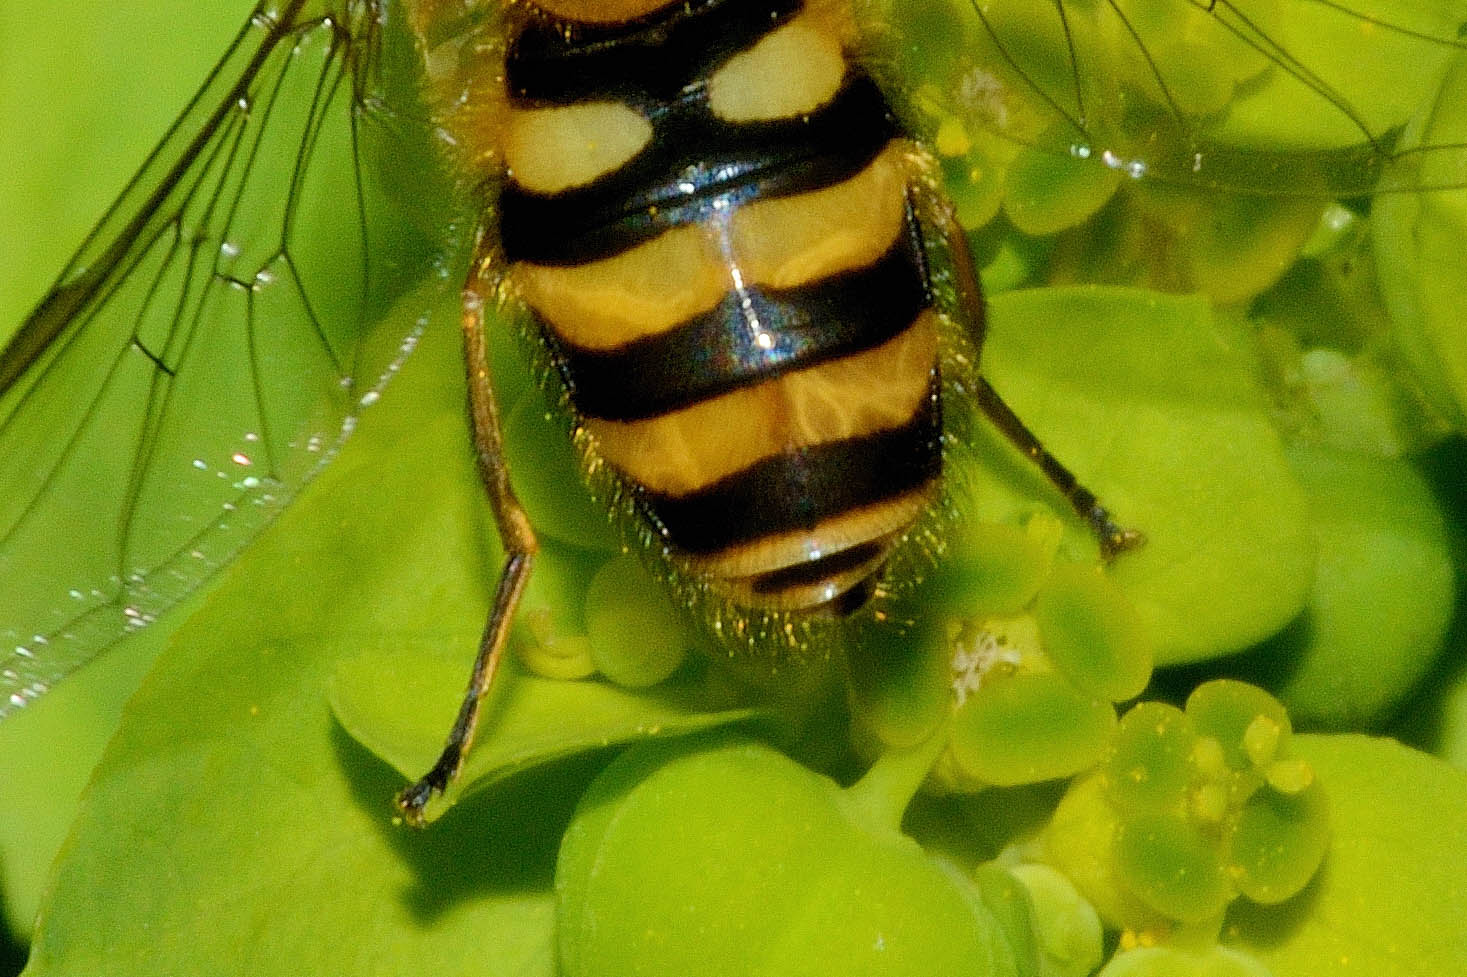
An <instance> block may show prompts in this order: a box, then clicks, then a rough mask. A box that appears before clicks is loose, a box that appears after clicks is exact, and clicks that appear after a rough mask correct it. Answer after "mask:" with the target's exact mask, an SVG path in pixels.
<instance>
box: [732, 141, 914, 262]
mask: <svg viewBox="0 0 1467 977" xmlns="http://www.w3.org/2000/svg"><path fill="white" fill-rule="evenodd" d="M906 185H907V173H906V169H905V165H904V162H903V156H902V154H901V151H900V150H899V149H898V148H897V147H892V148H891V149H887V150H885V151H883V152H882V153H881V155H879V156H877V157H876V159H875V160H873V161H872V163H871V165H870V166H868V167H866V169H864V170H862V171H861V172H860V173H858V174H857V175H856V176H854V177H852V178H851V179H849V180H846V181H845V182H843V183H838V184H836V185H835V186H832V187H827V188H825V189H824V190H816V191H814V192H812V193H802V194H798V195H796V196H792V197H779V198H776V199H774V200H762V201H759V202H757V203H753V204H750V205H749V206H747V207H744V208H742V209H741V210H739V211H737V212H735V214H734V216H733V222H732V237H733V252H734V256H735V259H736V261H737V263H738V265H739V268H740V269H741V271H742V273H743V276H744V278H745V280H747V281H754V282H758V283H760V284H763V285H768V286H770V287H771V288H793V287H794V286H796V285H803V284H805V283H806V282H812V281H817V280H819V279H822V278H828V277H829V276H831V275H834V274H836V273H838V272H842V271H848V270H850V269H852V268H864V267H866V266H867V265H869V264H871V263H872V262H873V261H875V260H876V259H877V258H879V257H881V256H882V255H883V254H885V253H886V250H887V249H888V248H889V247H891V244H892V242H893V241H895V240H896V238H897V234H899V233H900V232H901V229H902V225H903V222H904V220H905V218H906Z"/></svg>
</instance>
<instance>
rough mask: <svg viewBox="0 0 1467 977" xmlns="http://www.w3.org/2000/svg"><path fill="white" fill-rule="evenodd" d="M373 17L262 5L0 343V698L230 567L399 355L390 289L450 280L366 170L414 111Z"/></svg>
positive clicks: (346, 5) (292, 0) (331, 448)
mask: <svg viewBox="0 0 1467 977" xmlns="http://www.w3.org/2000/svg"><path fill="white" fill-rule="evenodd" d="M383 24H384V21H383V17H382V11H381V10H380V9H379V8H378V5H377V4H375V3H367V2H360V0H287V2H282V3H262V4H261V5H260V6H259V7H257V8H256V10H255V12H254V13H253V14H252V16H251V18H250V20H249V21H248V23H247V24H246V26H245V27H244V28H243V30H242V31H241V32H240V34H239V35H238V36H237V38H236V39H235V41H234V42H233V44H232V45H231V47H230V48H229V50H228V51H227V52H226V54H225V55H224V57H223V59H222V60H221V61H220V63H219V64H218V66H217V67H216V68H215V69H214V71H213V72H212V73H211V75H210V76H209V78H208V80H207V81H206V82H205V84H204V87H203V88H202V90H201V91H200V92H199V94H198V95H197V96H196V97H195V98H194V100H193V101H192V102H191V103H190V105H189V106H188V108H187V109H186V110H185V111H184V113H183V115H182V117H181V118H180V119H179V121H178V122H177V123H175V125H174V127H173V128H172V130H171V131H170V132H169V133H168V135H167V136H166V137H165V138H164V140H163V142H162V143H161V144H160V145H159V146H158V147H157V149H155V150H154V152H153V154H152V156H151V157H150V158H149V159H148V161H147V163H146V164H144V166H143V168H142V170H141V171H140V172H139V174H138V175H137V176H136V177H135V178H134V179H133V181H132V182H131V183H130V184H129V186H128V188H127V189H126V190H125V191H124V192H123V194H122V196H121V198H120V199H119V200H118V201H117V203H116V204H114V205H113V207H112V209H111V210H110V211H109V213H108V214H107V216H106V217H104V218H103V220H102V222H101V223H100V225H99V226H98V227H97V229H96V230H95V231H93V233H92V234H91V235H90V237H89V238H88V239H87V241H86V242H85V243H84V244H83V246H82V248H81V250H80V251H79V252H78V254H77V255H76V257H75V258H74V259H73V260H72V262H71V263H70V265H69V266H68V267H67V268H66V270H65V271H64V272H63V273H62V275H61V276H60V278H59V279H58V281H57V283H56V285H55V286H53V288H52V290H51V292H50V293H49V294H48V295H47V296H46V297H45V299H44V300H43V301H42V302H41V303H40V305H39V306H38V307H37V308H36V309H35V311H34V312H33V313H32V314H31V316H30V317H29V318H28V319H27V320H26V321H25V322H24V323H23V324H22V326H21V328H20V330H19V331H18V332H17V334H16V335H15V336H14V338H12V340H11V341H10V343H9V344H8V345H7V346H6V347H5V349H4V352H3V353H0V581H4V590H5V598H4V600H3V603H0V641H3V642H4V644H3V645H0V649H3V650H0V715H3V714H4V713H5V712H7V711H8V710H11V709H14V708H16V707H18V706H21V705H24V704H25V702H26V701H27V700H28V699H30V698H33V697H34V696H36V695H38V694H40V693H41V692H44V691H45V690H46V689H47V688H48V687H49V686H50V685H51V684H52V683H54V682H55V681H56V680H57V679H59V678H60V677H62V676H64V675H65V674H66V673H68V672H70V671H71V670H73V669H74V668H76V667H78V666H80V665H82V664H84V663H85V662H87V661H88V660H90V659H91V658H92V657H93V656H95V655H96V654H97V653H98V652H99V651H100V650H102V649H103V648H105V647H107V646H108V645H109V644H110V643H112V642H113V641H115V640H117V639H118V638H119V637H120V636H122V635H123V634H125V633H127V632H128V631H129V630H132V629H135V628H138V627H141V626H143V625H145V624H147V623H148V622H150V621H151V620H153V619H154V618H155V617H156V616H157V615H158V614H160V613H161V612H163V611H164V610H166V609H167V608H168V607H170V606H172V605H173V604H175V603H177V602H178V601H179V600H181V599H182V598H183V597H184V596H185V595H187V594H188V593H189V592H190V591H192V590H193V589H194V588H196V587H197V586H198V585H199V584H200V583H201V582H202V581H203V580H204V579H205V578H206V577H207V576H208V575H209V574H210V573H211V572H212V571H214V570H215V569H217V568H218V567H219V566H221V565H223V564H224V563H225V562H227V561H228V560H229V559H230V558H231V557H232V556H233V555H234V554H235V553H236V552H237V551H238V550H239V548H240V547H241V546H242V545H244V543H246V542H247V541H248V540H249V539H251V538H252V537H253V536H254V535H255V533H257V532H258V531H259V530H260V529H261V528H262V527H263V526H264V525H265V524H266V523H267V522H268V521H269V520H270V519H271V518H272V517H273V516H274V515H275V514H276V513H278V512H279V511H280V509H281V508H283V507H284V506H285V505H286V504H287V503H288V502H289V501H290V499H291V498H292V497H293V496H294V495H295V493H296V492H297V491H298V490H299V489H300V487H301V486H302V485H303V484H305V482H306V481H308V480H309V479H310V477H311V476H312V474H313V473H314V472H316V471H317V470H319V468H320V467H321V466H322V465H323V464H325V463H326V462H327V461H328V460H329V459H330V458H331V457H332V456H333V454H334V453H335V451H336V450H337V448H338V447H339V445H340V443H341V441H342V439H343V438H344V437H346V435H347V434H349V433H350V431H351V429H352V427H353V425H354V421H355V418H356V415H357V412H358V411H359V410H360V409H361V407H362V406H364V405H365V404H368V403H370V402H371V401H372V400H374V399H375V398H376V396H377V395H378V393H379V392H380V390H381V388H382V385H383V384H384V383H385V382H386V381H387V379H388V378H389V377H390V376H391V375H392V373H393V372H395V370H396V368H397V365H398V364H399V363H400V362H401V360H402V358H403V357H404V356H405V355H406V353H407V352H408V351H409V350H410V348H411V346H412V343H413V341H414V335H415V334H414V329H415V328H417V319H416V318H415V317H414V316H413V315H411V314H401V315H400V314H398V313H399V310H396V309H394V310H393V313H392V314H391V315H384V313H385V312H386V310H387V309H388V308H389V307H390V306H391V304H392V301H393V299H394V298H395V297H396V296H397V295H398V294H399V293H401V292H402V291H404V290H405V288H406V284H405V283H407V282H408V281H410V280H412V279H413V278H415V277H418V278H421V277H423V273H424V272H425V271H431V270H433V269H432V266H434V265H435V264H436V265H438V271H439V274H436V275H433V274H429V275H428V276H427V277H428V278H429V280H430V282H433V283H441V284H430V285H429V286H428V288H427V291H428V292H433V291H437V292H442V291H444V290H446V288H447V282H448V276H447V274H446V273H443V272H442V260H443V250H444V249H445V248H446V249H448V250H451V245H448V244H447V243H446V242H447V237H448V235H447V234H446V233H445V234H444V236H443V239H442V240H439V241H436V242H425V241H424V240H423V239H422V236H421V235H418V234H415V232H413V231H412V230H411V222H407V221H404V220H402V218H401V214H400V213H398V212H397V211H396V210H395V208H394V204H393V203H392V201H391V199H390V198H391V195H390V194H388V193H384V192H383V188H382V186H381V185H380V183H381V181H380V180H379V179H378V178H377V177H375V176H374V172H376V169H377V168H376V167H374V165H373V158H374V157H390V156H392V155H393V154H394V152H396V150H397V149H398V148H399V147H401V146H405V145H406V144H407V143H408V142H410V141H411V137H412V136H414V135H417V136H420V135H421V132H422V129H423V127H422V126H419V125H418V124H417V123H415V122H414V121H413V120H412V117H411V112H410V111H409V110H405V109H404V110H402V111H399V110H398V107H397V106H395V105H394V104H393V103H394V100H395V99H396V100H400V98H398V97H389V95H390V94H391V93H390V92H389V90H388V89H387V88H386V87H384V83H383V78H382V73H381V71H380V70H379V67H380V62H381V52H382V28H383ZM396 155H397V156H398V157H399V158H401V159H408V160H411V159H413V158H414V154H413V152H412V151H411V150H403V151H402V152H398V153H396ZM419 155H421V154H419ZM415 300H417V301H419V303H420V307H421V308H426V307H428V306H429V305H431V302H432V300H431V298H429V297H428V296H427V295H426V294H424V292H423V290H420V291H419V292H418V293H417V294H416V295H415Z"/></svg>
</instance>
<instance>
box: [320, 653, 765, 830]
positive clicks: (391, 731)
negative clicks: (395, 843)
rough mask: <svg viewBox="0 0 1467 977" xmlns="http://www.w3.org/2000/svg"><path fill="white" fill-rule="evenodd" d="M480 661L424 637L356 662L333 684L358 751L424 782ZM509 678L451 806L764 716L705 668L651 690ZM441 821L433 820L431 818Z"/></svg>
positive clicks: (498, 688) (510, 674)
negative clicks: (564, 763) (633, 744)
mask: <svg viewBox="0 0 1467 977" xmlns="http://www.w3.org/2000/svg"><path fill="white" fill-rule="evenodd" d="M447 649H452V650H451V651H450V650H447ZM472 659H473V645H472V643H470V644H468V645H463V644H462V643H460V646H459V647H458V648H456V649H454V648H453V645H452V643H451V642H450V643H445V642H441V641H427V642H425V641H423V640H422V639H421V638H420V637H415V638H413V639H410V640H399V641H394V642H391V643H389V644H387V645H386V646H384V647H379V648H373V649H371V650H369V651H364V652H362V653H360V654H355V655H352V656H351V657H349V658H346V659H344V660H343V661H342V662H341V663H340V665H339V666H338V668H337V670H336V673H335V675H334V677H333V680H332V684H331V706H332V709H333V710H334V712H335V714H336V717H337V719H338V720H339V721H340V722H341V725H342V726H343V728H345V729H346V731H347V732H348V733H350V734H351V735H352V736H353V737H354V738H355V739H356V740H357V741H358V742H360V743H361V744H362V745H364V746H365V747H367V748H368V749H370V750H371V751H372V752H373V753H375V754H377V756H379V757H381V758H382V759H383V760H385V761H386V762H387V763H390V764H391V765H392V766H393V767H394V768H395V769H396V770H397V771H398V772H399V773H400V774H402V776H403V777H404V778H408V779H414V778H416V777H418V776H420V775H421V774H423V773H425V772H426V771H427V770H428V768H429V767H430V766H431V765H432V764H433V761H434V760H435V759H436V758H437V756H438V751H439V750H441V749H442V748H443V739H444V737H445V736H446V735H447V733H448V729H449V727H450V726H451V725H452V724H453V717H454V715H455V714H456V713H457V711H458V704H459V702H460V701H461V700H462V698H463V689H464V684H465V683H466V682H467V681H468V674H469V663H470V662H471V661H472ZM504 669H505V671H504V672H503V673H502V675H501V678H500V679H499V680H497V681H496V682H495V688H494V691H493V692H492V693H491V694H490V696H489V698H488V700H487V702H486V706H485V714H484V720H483V723H482V725H481V727H480V731H479V736H478V738H477V741H476V746H475V748H474V749H473V751H472V752H470V754H469V756H468V759H467V760H466V761H465V763H464V769H463V771H462V773H461V774H460V775H459V779H458V781H457V782H456V783H455V784H454V785H453V787H452V788H451V789H450V791H449V793H448V795H447V796H446V797H445V798H444V802H443V804H444V805H451V804H454V803H457V802H459V801H460V800H462V799H463V798H465V797H467V796H471V795H472V794H474V793H476V792H478V791H480V790H483V789H485V788H487V787H490V786H493V785H495V784H498V783H500V782H501V781H503V780H504V779H505V778H507V777H509V776H510V775H512V774H514V773H517V772H518V771H520V770H523V769H525V768H527V767H533V766H536V765H539V764H544V763H548V762H550V761H552V760H558V759H561V758H563V757H568V756H573V755H575V754H577V753H586V752H590V751H594V750H600V749H604V748H605V747H607V746H612V745H615V744H621V743H627V742H630V741H633V740H638V739H645V738H647V737H651V736H658V735H664V736H672V735H678V734H682V733H689V732H696V731H698V730H702V729H707V728H709V727H711V726H719V725H726V724H729V723H735V722H740V721H743V720H747V719H749V718H750V717H752V716H754V715H755V713H754V711H753V710H751V709H747V708H738V707H736V706H735V705H734V703H731V702H727V701H723V702H720V701H719V698H718V697H717V695H716V694H715V693H712V692H710V690H709V688H708V685H707V683H705V682H704V681H703V674H702V670H701V669H696V668H695V669H690V670H689V673H688V674H687V675H686V676H684V677H683V678H682V679H681V680H678V681H673V682H668V683H666V684H664V685H661V686H657V687H655V688H650V689H645V690H632V689H624V688H621V687H619V686H616V685H612V684H610V683H609V682H605V681H597V680H586V681H565V680H561V679H547V678H540V677H538V676H535V675H531V674H528V673H526V672H524V671H522V670H521V669H520V668H519V667H518V666H517V664H515V663H514V662H513V660H512V659H511V660H510V661H509V662H507V663H506V664H505V666H504ZM720 705H723V706H725V707H726V708H718V707H719V706H720ZM440 806H441V805H437V804H435V808H439V807H440ZM430 810H432V809H430ZM434 816H435V815H433V814H431V813H430V815H429V819H430V820H431V819H432V818H433V817H434Z"/></svg>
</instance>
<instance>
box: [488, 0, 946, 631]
mask: <svg viewBox="0 0 1467 977" xmlns="http://www.w3.org/2000/svg"><path fill="white" fill-rule="evenodd" d="M560 6H567V5H560ZM645 6H647V7H656V6H658V4H655V3H648V4H646V5H645ZM845 6H846V5H844V4H829V3H823V4H815V3H812V4H805V3H802V2H800V0H763V2H753V3H751V2H748V0H702V2H694V3H677V4H673V5H671V6H664V7H663V9H661V10H653V11H652V12H650V13H644V14H642V15H641V16H638V17H636V18H635V19H630V20H624V21H621V22H606V21H605V20H604V19H601V20H600V21H599V22H597V23H584V22H583V23H576V22H573V21H571V20H568V19H558V17H546V18H543V19H531V20H529V21H528V22H526V23H525V24H524V25H522V26H521V27H519V28H518V30H517V32H515V33H512V35H511V37H510V43H509V48H508V53H507V58H506V70H505V78H506V85H507V88H508V93H507V94H508V100H509V106H510V113H509V118H508V120H507V123H506V127H505V132H506V136H505V140H504V147H503V148H504V157H505V162H506V163H507V169H508V175H509V182H508V184H507V186H506V187H505V189H504V191H503V193H502V195H501V198H500V205H499V216H500V228H499V230H500V240H501V242H502V246H503V254H504V258H505V259H506V261H507V262H508V270H507V272H506V282H507V287H508V289H509V291H510V292H511V293H512V294H514V295H515V296H517V297H518V298H519V299H520V300H522V301H523V302H525V303H526V304H527V305H528V307H529V308H530V309H531V310H532V311H533V313H534V315H535V318H536V321H537V323H538V328H539V330H540V333H541V335H540V337H539V339H540V341H541V342H542V344H543V348H544V349H545V350H546V351H548V353H549V358H550V361H551V363H552V365H553V367H554V370H555V372H556V373H557V374H558V375H559V378H560V380H561V382H562V383H563V384H564V386H565V390H566V392H567V394H568V399H569V402H570V405H571V407H572V409H573V410H574V412H575V415H576V420H577V423H578V424H579V425H580V426H581V428H582V429H583V430H584V432H585V433H586V435H588V439H589V444H590V445H591V449H590V450H592V451H593V452H594V454H595V456H596V458H597V459H598V460H599V461H601V462H604V463H605V464H607V465H609V466H610V467H611V469H612V470H613V471H614V472H616V473H617V474H618V475H619V476H620V478H621V479H622V480H623V481H624V482H625V483H626V484H627V486H628V487H629V489H630V491H631V494H632V495H633V496H634V497H635V498H636V499H637V500H638V508H639V511H640V512H641V514H642V516H643V518H645V519H646V520H647V522H648V523H649V524H650V525H651V527H652V528H653V531H654V532H655V533H656V534H657V535H659V536H660V537H661V540H662V542H663V543H664V544H665V545H666V546H667V547H669V548H670V549H671V551H672V552H673V554H674V558H675V559H677V560H678V561H679V562H680V563H681V564H682V565H683V566H685V567H686V568H687V569H689V570H691V571H692V572H693V573H694V574H695V575H696V576H697V577H698V578H700V579H702V580H705V581H707V582H708V583H709V585H710V586H712V587H713V588H714V590H715V591H717V592H719V593H722V594H723V595H724V596H725V597H726V598H728V599H729V600H730V601H731V602H732V603H733V604H735V605H739V606H746V607H750V608H762V609H766V610H774V611H787V610H799V611H804V610H833V611H836V612H844V611H847V610H849V609H851V607H852V606H854V605H857V604H859V603H860V599H861V594H862V593H863V585H864V584H865V583H866V582H868V581H869V580H870V579H871V578H872V577H873V575H874V574H875V573H876V572H877V571H878V570H879V569H880V567H881V565H882V563H883V561H884V559H885V557H886V556H887V555H888V554H889V552H890V551H891V548H892V547H893V546H895V545H896V543H897V542H898V541H899V540H900V539H901V538H902V536H903V534H904V533H905V532H906V531H907V530H908V529H909V528H910V527H911V526H912V524H913V523H914V521H915V520H916V518H917V517H918V516H919V515H920V514H921V513H922V512H923V511H924V509H925V508H926V507H927V506H928V505H929V504H930V502H931V499H932V496H933V491H934V486H935V484H936V481H937V478H938V476H939V475H940V473H941V429H942V420H941V409H940V397H939V388H940V382H939V377H938V322H937V316H936V313H935V312H933V311H932V304H933V301H932V296H931V287H930V282H929V276H928V272H927V266H926V259H925V252H924V246H923V241H922V235H921V231H920V229H919V226H918V222H917V217H916V215H915V213H914V208H913V206H912V204H911V202H910V200H909V193H908V186H909V180H910V168H909V152H910V147H909V146H908V144H907V143H906V141H905V140H904V138H903V134H902V132H901V130H900V127H899V126H898V125H897V123H896V121H895V119H894V116H893V114H892V112H891V109H890V107H889V106H888V105H887V102H886V100H885V98H884V96H883V95H882V93H881V90H880V89H879V88H878V87H877V85H876V84H875V82H874V81H872V79H871V78H870V77H869V76H868V75H866V73H865V72H864V71H863V70H862V69H861V68H860V66H859V65H857V64H855V63H854V62H852V61H850V60H849V59H848V58H847V56H846V53H845V52H846V41H847V39H848V36H849V30H850V28H849V26H848V23H847V21H848V20H849V12H848V11H847V10H846V9H845ZM561 16H563V15H561Z"/></svg>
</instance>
